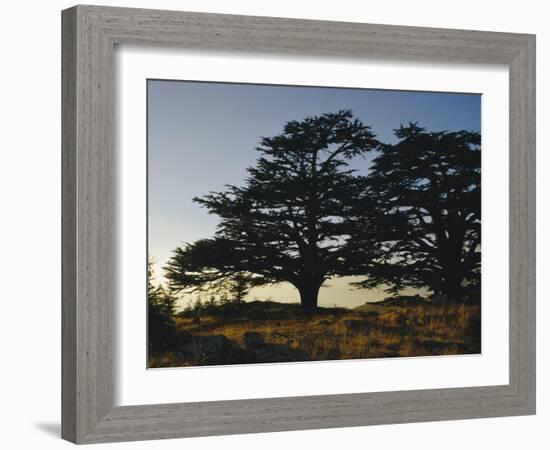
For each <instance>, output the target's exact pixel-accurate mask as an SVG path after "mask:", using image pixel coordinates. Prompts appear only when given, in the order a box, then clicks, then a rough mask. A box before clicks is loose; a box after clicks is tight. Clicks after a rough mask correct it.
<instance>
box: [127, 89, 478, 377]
mask: <svg viewBox="0 0 550 450" xmlns="http://www.w3.org/2000/svg"><path fill="white" fill-rule="evenodd" d="M146 95H147V260H146V261H144V262H143V264H144V267H146V269H147V328H148V329H147V336H148V339H147V346H148V348H147V368H151V369H152V368H164V367H190V366H216V365H234V364H253V363H296V362H307V361H336V360H353V359H366V358H403V357H433V356H449V355H471V354H480V353H481V351H482V346H481V301H482V299H481V255H482V253H481V98H482V96H481V94H479V93H470V92H467V93H463V92H424V91H404V90H387V89H376V88H348V87H325V86H289V85H275V84H246V83H226V82H211V81H209V82H204V81H195V80H168V79H166V80H165V79H148V80H147V81H146ZM138 307H139V303H138Z"/></svg>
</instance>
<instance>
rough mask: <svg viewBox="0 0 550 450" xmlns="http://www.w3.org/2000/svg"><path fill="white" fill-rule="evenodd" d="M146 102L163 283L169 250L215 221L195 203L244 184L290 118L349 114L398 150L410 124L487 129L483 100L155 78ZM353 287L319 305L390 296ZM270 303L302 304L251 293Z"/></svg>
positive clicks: (333, 290) (342, 284)
mask: <svg viewBox="0 0 550 450" xmlns="http://www.w3.org/2000/svg"><path fill="white" fill-rule="evenodd" d="M147 95H148V183H149V185H148V188H149V190H148V195H149V198H148V207H149V210H148V218H149V255H150V256H151V257H153V258H154V260H155V261H156V263H155V265H154V270H155V272H156V275H157V278H158V279H159V280H161V281H162V269H161V267H162V266H163V265H164V264H165V263H166V261H167V260H168V258H169V257H170V252H171V250H173V249H174V248H175V247H176V246H178V245H181V244H183V243H185V242H193V241H195V240H197V239H200V238H205V237H211V236H212V235H213V233H214V231H215V228H216V225H217V223H218V221H217V218H216V216H212V215H209V214H208V213H207V211H206V210H205V209H203V208H201V207H199V206H198V205H196V204H194V203H193V202H192V201H191V199H192V198H193V197H195V196H202V195H204V194H206V193H208V192H209V191H220V190H223V188H224V185H225V184H236V185H240V184H242V181H243V178H244V176H245V174H246V168H247V167H248V166H251V165H254V162H255V160H256V158H257V156H258V155H257V152H256V151H255V147H256V145H257V144H258V142H259V140H260V137H261V136H273V135H275V134H279V133H280V132H281V131H282V128H283V126H284V124H285V122H287V121H289V120H301V119H303V118H305V117H306V116H311V115H319V114H323V113H326V112H334V111H337V110H340V109H351V110H352V111H353V112H354V114H355V116H356V117H358V118H359V119H360V120H362V121H363V123H364V124H366V125H369V126H370V127H371V128H372V131H373V132H374V133H375V134H376V135H377V138H378V139H379V140H380V141H383V142H392V141H393V140H394V139H395V138H394V136H393V129H395V128H397V127H399V126H400V124H407V123H408V122H418V123H419V125H420V126H423V127H426V128H427V129H429V130H431V131H440V130H462V129H466V130H471V131H480V129H481V96H480V95H478V94H461V93H435V92H410V91H389V90H375V89H348V88H323V87H320V88H319V87H300V86H276V85H254V84H230V83H204V82H191V81H169V80H149V81H148V93H147ZM373 156H375V155H374V154H372V156H368V157H367V158H358V159H356V160H354V161H353V168H355V169H357V170H359V171H361V172H367V171H368V168H369V166H370V161H371V160H372V157H373ZM347 281H349V280H334V281H331V282H330V283H329V284H330V287H326V288H322V290H321V293H320V304H321V305H323V304H325V305H330V306H332V305H333V304H338V305H341V306H356V305H359V304H362V303H365V301H372V300H378V299H381V298H384V295H383V293H382V292H381V291H378V292H376V291H372V292H367V291H364V290H362V291H349V290H348V289H347ZM267 297H269V298H272V299H273V300H277V301H297V299H298V295H297V293H296V292H294V289H293V288H292V287H290V286H284V285H278V286H272V287H266V288H259V289H255V290H253V291H252V292H251V293H250V294H249V298H250V299H253V298H258V299H263V298H267ZM187 300H188V299H187Z"/></svg>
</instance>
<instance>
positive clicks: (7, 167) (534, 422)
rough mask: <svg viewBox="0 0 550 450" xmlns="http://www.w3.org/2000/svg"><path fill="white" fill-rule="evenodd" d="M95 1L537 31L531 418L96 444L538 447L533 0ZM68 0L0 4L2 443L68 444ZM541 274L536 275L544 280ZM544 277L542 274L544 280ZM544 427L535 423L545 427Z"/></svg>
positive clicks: (544, 105)
mask: <svg viewBox="0 0 550 450" xmlns="http://www.w3.org/2000/svg"><path fill="white" fill-rule="evenodd" d="M101 3H102V4H104V5H113V6H134V7H146V8H162V9H180V10H189V11H204V12H217V13H232V14H250V15H264V16H279V17H298V18H307V19H326V20H339V21H356V22H373V23H386V24H398V25H421V26H432V27H448V28H467V29H480V30H491V31H511V32H524V33H536V34H537V81H538V82H537V89H538V91H537V100H538V110H537V115H538V118H537V127H538V133H537V135H538V136H537V141H538V149H539V152H538V161H537V162H538V181H537V184H538V201H537V204H538V255H539V257H538V271H537V272H538V279H539V281H540V282H539V289H538V308H537V313H538V331H537V337H538V380H539V383H538V411H539V413H538V415H537V416H532V417H512V418H501V419H483V420H467V421H454V422H440V423H428V424H426V423H425V424H406V425H391V426H376V427H361V428H348V429H337V430H315V431H300V432H287V433H271V434H262V435H246V436H230V437H212V438H200V439H190V440H187V441H182V440H170V441H151V442H140V443H125V444H104V445H101V446H98V448H103V447H109V448H114V447H115V446H117V447H116V448H128V449H130V448H132V449H134V448H135V449H149V448H155V449H156V448H160V449H162V448H180V447H181V446H185V447H186V448H187V449H212V448H224V449H240V450H246V449H257V448H263V449H271V448H273V449H280V448H299V447H303V446H306V447H315V448H317V449H319V450H320V449H333V448H335V447H341V446H343V445H346V446H350V447H363V448H365V447H370V448H384V449H393V448H396V449H397V448H408V449H415V448H421V449H423V450H429V449H441V448H444V449H445V450H452V449H461V450H463V449H464V448H484V447H488V448H498V449H499V450H500V449H517V448H529V449H542V448H547V446H548V441H550V437H549V435H548V431H547V430H548V428H547V427H548V423H550V412H549V411H548V409H549V408H550V394H549V392H550V391H549V390H548V388H547V382H548V375H547V371H545V367H544V366H547V360H548V349H549V339H550V333H548V329H544V326H545V325H546V326H548V321H549V319H550V317H549V316H548V313H547V311H548V310H549V309H548V307H547V306H546V305H545V304H544V297H545V294H546V296H548V292H549V285H548V264H547V258H545V254H547V253H548V252H550V245H549V244H550V239H548V238H547V237H546V236H545V234H544V230H545V229H547V228H548V226H549V225H550V222H549V219H550V217H549V208H548V202H546V203H547V205H546V208H545V209H544V208H543V202H544V194H545V192H543V191H548V189H549V185H550V183H549V182H548V179H546V180H545V179H544V175H545V172H546V171H548V170H549V169H550V166H549V157H548V155H544V154H543V151H542V149H544V148H545V147H546V146H547V145H548V142H549V138H548V136H549V134H548V132H547V130H545V129H544V125H547V124H548V121H549V120H550V116H549V112H548V108H549V105H550V98H549V90H548V88H547V85H548V83H549V82H550V74H549V67H548V59H549V56H550V55H549V52H548V47H547V43H548V42H550V29H549V28H548V20H547V18H548V11H545V2H542V1H536V0H522V1H521V2H518V1H514V2H508V1H504V0H501V1H486V2H481V1H479V0H460V1H458V0H455V1H454V2H441V1H427V0H417V1H414V2H411V1H407V0H388V1H378V2H374V1H373V2H359V1H355V2H354V1H353V0H338V2H334V1H321V0H316V1H305V0H304V1H297V0H277V1H274V0H266V1H262V2H259V1H253V0H231V1H230V2H228V1H223V0H182V1H175V0H172V1H170V0H157V1H152V0H150V1H134V2H130V1H123V0H118V1H108V0H104V1H102V2H101ZM72 4H73V3H72V2H70V1H63V0H50V1H48V2H40V1H36V0H35V1H26V2H15V1H11V2H4V4H3V5H2V12H1V16H0V33H1V36H0V37H1V39H0V45H1V55H2V67H1V70H0V79H1V83H0V130H1V134H0V142H1V144H0V149H1V150H0V151H1V153H0V155H1V159H0V195H1V200H0V201H1V203H0V205H1V210H0V211H1V219H0V239H1V241H0V251H1V256H0V265H1V267H0V274H1V278H0V280H1V288H0V292H1V294H0V295H1V300H2V309H1V310H0V311H1V312H0V320H1V323H0V333H1V334H0V344H1V345H2V349H1V353H0V361H1V363H0V364H1V369H2V370H1V371H0V415H1V423H2V425H3V426H2V433H1V434H0V445H1V446H2V447H3V448H8V449H16V448H38V447H39V448H42V449H58V448H68V447H69V446H70V445H71V444H69V443H67V442H65V441H62V440H60V438H59V418H60V410H61V408H60V390H61V389H60V267H61V262H60V240H61V239H60V222H61V221H60V214H61V207H60V162H61V159H60V115H61V111H60V78H61V77H60V50H61V43H60V29H61V25H60V10H61V9H64V8H66V7H69V6H72ZM545 275H546V277H545ZM544 278H546V280H545V279H544ZM545 425H546V426H545Z"/></svg>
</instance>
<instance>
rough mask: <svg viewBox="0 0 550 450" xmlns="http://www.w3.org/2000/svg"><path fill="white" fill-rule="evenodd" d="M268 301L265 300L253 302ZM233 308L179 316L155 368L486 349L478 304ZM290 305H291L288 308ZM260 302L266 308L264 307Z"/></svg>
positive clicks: (153, 360)
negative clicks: (176, 342)
mask: <svg viewBox="0 0 550 450" xmlns="http://www.w3.org/2000/svg"><path fill="white" fill-rule="evenodd" d="M255 303H258V304H259V303H263V302H255ZM246 305H247V304H245V305H243V306H242V307H240V309H239V311H237V312H236V313H235V312H234V311H233V314H230V315H223V314H218V313H216V314H213V315H205V314H203V315H201V317H200V320H198V319H197V317H177V318H176V319H175V323H176V327H177V329H178V330H179V332H180V333H181V336H182V338H181V346H180V348H174V349H171V350H170V351H167V352H164V353H160V354H156V355H152V356H151V358H150V361H149V363H150V364H149V365H150V366H151V367H167V366H172V367H174V366H185V365H209V364H238V363H251V362H277V361H318V360H342V359H363V358H384V357H410V356H434V355H458V354H471V353H479V352H480V351H481V338H480V335H481V320H480V318H481V317H480V314H481V313H480V307H479V305H465V304H450V305H434V304H429V303H426V304H422V305H416V306H383V305H374V304H373V305H368V306H366V307H363V308H362V310H361V311H357V310H346V309H342V308H323V309H320V310H319V313H317V314H304V313H300V310H299V309H295V305H281V304H274V303H273V302H269V304H268V305H266V306H265V307H266V308H267V307H270V308H271V309H270V310H269V311H268V312H267V313H266V314H261V313H258V311H260V312H261V311H262V310H261V308H262V306H261V305H255V306H254V308H255V312H256V313H255V314H247V313H246V311H247V308H246ZM289 307H292V310H291V311H287V310H286V309H287V308H289ZM258 308H260V309H258Z"/></svg>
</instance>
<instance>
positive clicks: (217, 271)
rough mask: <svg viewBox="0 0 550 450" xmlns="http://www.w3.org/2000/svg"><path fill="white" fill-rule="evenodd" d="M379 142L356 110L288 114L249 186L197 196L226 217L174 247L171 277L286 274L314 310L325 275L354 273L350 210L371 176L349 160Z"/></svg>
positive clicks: (203, 279) (195, 280) (197, 281)
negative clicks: (207, 232)
mask: <svg viewBox="0 0 550 450" xmlns="http://www.w3.org/2000/svg"><path fill="white" fill-rule="evenodd" d="M378 145H379V143H378V142H377V141H376V139H375V135H374V134H373V133H372V132H371V130H370V127H368V126H366V125H364V124H363V123H362V122H361V121H360V120H358V119H356V118H354V117H353V114H352V112H351V111H349V110H343V111H339V112H337V113H327V114H323V115H320V116H313V117H307V118H306V119H304V120H302V121H290V122H287V124H286V125H285V126H284V131H283V133H281V134H279V135H277V136H274V137H265V138H262V140H261V143H260V145H259V146H258V147H257V151H258V152H259V154H260V156H259V158H258V159H257V161H256V165H255V166H253V167H249V168H248V169H247V170H248V176H247V178H246V179H245V183H244V185H243V186H227V187H226V190H225V191H223V192H211V193H210V194H208V195H206V196H204V197H202V198H195V199H194V200H195V201H196V202H197V203H199V204H201V205H202V206H204V207H206V208H207V209H208V211H209V212H210V213H211V214H216V215H217V216H219V217H220V223H219V226H218V229H217V232H216V236H214V237H213V238H211V239H204V240H201V241H198V242H195V243H192V244H188V245H186V246H185V247H183V248H182V247H179V248H177V249H176V250H175V251H174V253H173V256H172V258H171V259H170V261H169V262H168V264H167V266H166V267H165V274H166V277H167V278H168V279H169V280H170V283H171V285H172V286H173V287H174V288H176V289H180V290H200V289H207V288H209V287H212V286H215V285H219V284H220V283H223V282H224V280H228V279H232V278H233V279H235V277H239V278H238V279H240V280H241V283H242V282H243V280H244V281H245V282H246V284H247V285H249V286H257V285H264V284H271V283H277V282H282V281H286V282H289V283H291V284H292V285H294V286H295V287H296V289H297V290H298V291H299V293H300V300H301V304H302V306H303V307H304V308H305V309H306V310H310V311H311V310H314V309H315V308H316V307H317V297H318V292H319V289H320V287H321V285H322V284H323V283H324V282H325V281H326V280H327V279H329V278H331V277H335V276H344V275H350V274H354V273H355V271H354V268H353V267H350V266H349V264H348V263H347V262H346V259H347V257H346V253H347V252H348V251H349V249H348V246H346V245H345V244H346V240H347V239H348V237H349V229H348V228H349V227H348V225H347V219H348V215H349V214H350V212H351V206H352V200H353V199H354V197H356V195H357V193H358V192H360V191H361V189H362V183H363V182H364V181H363V177H360V176H358V175H356V174H355V172H354V171H353V170H351V169H350V167H349V162H350V160H351V159H352V158H354V157H356V156H358V155H362V154H365V153H366V152H368V151H371V150H373V149H375V148H376V147H377V146H378Z"/></svg>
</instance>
